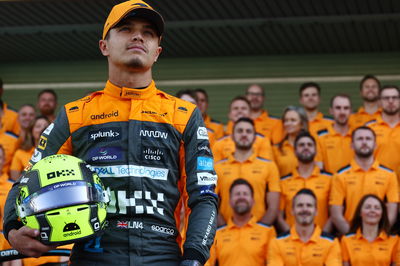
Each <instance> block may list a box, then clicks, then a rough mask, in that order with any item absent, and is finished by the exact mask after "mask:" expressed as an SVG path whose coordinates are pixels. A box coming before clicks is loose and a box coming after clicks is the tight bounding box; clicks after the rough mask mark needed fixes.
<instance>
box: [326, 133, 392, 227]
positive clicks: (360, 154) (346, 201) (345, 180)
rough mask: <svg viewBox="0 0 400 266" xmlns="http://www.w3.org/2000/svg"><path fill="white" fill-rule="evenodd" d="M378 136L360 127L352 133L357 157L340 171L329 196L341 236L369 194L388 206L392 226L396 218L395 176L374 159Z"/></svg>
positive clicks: (334, 222) (331, 211)
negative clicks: (363, 199) (358, 205)
mask: <svg viewBox="0 0 400 266" xmlns="http://www.w3.org/2000/svg"><path fill="white" fill-rule="evenodd" d="M375 139H376V136H375V133H374V131H373V130H372V129H371V128H369V127H365V126H362V127H358V128H356V129H355V130H354V131H353V133H352V143H351V145H352V148H353V150H354V153H355V156H354V159H353V160H352V161H351V163H350V164H349V165H347V166H345V167H343V168H342V169H340V170H339V171H338V172H337V174H336V175H335V176H334V178H333V180H332V189H331V193H330V196H329V205H330V213H331V219H332V222H333V224H334V225H335V227H336V229H337V230H338V232H339V233H340V234H346V233H348V232H349V229H350V224H349V223H350V221H351V220H352V219H353V215H354V212H355V209H356V207H357V204H358V202H359V201H360V199H361V198H362V197H363V196H364V195H366V194H375V195H376V196H378V197H379V198H380V199H381V200H384V201H385V202H386V208H387V213H388V218H389V223H390V225H391V226H392V225H393V224H394V222H395V220H396V216H397V205H398V201H399V189H398V184H397V177H396V174H395V173H394V172H393V171H392V170H391V169H389V168H387V167H385V166H383V165H381V164H380V163H379V162H378V160H376V159H375V158H374V150H375V147H376V143H375Z"/></svg>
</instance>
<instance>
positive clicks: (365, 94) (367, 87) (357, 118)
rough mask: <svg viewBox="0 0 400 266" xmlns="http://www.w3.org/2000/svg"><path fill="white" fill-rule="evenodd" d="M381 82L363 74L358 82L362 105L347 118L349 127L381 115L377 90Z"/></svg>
mask: <svg viewBox="0 0 400 266" xmlns="http://www.w3.org/2000/svg"><path fill="white" fill-rule="evenodd" d="M380 88H381V83H380V81H379V79H378V78H377V77H375V76H373V75H365V76H364V77H363V79H362V80H361V82H360V94H361V97H362V99H363V105H362V106H361V107H360V108H358V111H357V113H354V114H352V115H351V116H350V118H349V124H350V128H351V129H355V128H357V127H359V126H363V125H365V123H367V122H369V121H371V120H374V119H376V118H377V117H378V116H380V115H381V108H380V106H379V105H380V103H379V90H380Z"/></svg>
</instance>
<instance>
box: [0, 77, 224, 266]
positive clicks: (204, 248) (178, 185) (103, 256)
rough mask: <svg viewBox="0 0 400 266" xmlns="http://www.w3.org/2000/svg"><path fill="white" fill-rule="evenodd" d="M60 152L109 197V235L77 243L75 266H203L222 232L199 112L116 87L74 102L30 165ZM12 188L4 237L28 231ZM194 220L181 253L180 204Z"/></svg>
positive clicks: (148, 91)
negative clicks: (193, 264)
mask: <svg viewBox="0 0 400 266" xmlns="http://www.w3.org/2000/svg"><path fill="white" fill-rule="evenodd" d="M56 153H62V154H72V155H74V156H76V157H79V158H82V159H83V160H85V161H86V162H87V163H88V164H90V165H91V166H92V169H93V170H94V171H95V172H97V174H98V175H99V176H100V177H101V179H102V181H103V183H104V185H105V186H106V187H108V188H109V189H110V191H111V197H110V198H111V201H110V204H109V207H108V209H107V213H108V214H107V220H108V225H107V227H106V229H105V230H104V234H103V235H102V236H100V237H98V238H95V239H92V240H90V241H88V242H83V243H82V242H79V243H77V244H75V246H74V249H73V251H72V256H71V262H72V264H73V265H92V264H93V263H96V265H115V264H116V263H118V264H121V265H178V264H179V261H180V260H181V259H182V256H183V259H196V260H199V261H200V262H202V263H204V262H205V261H206V260H207V258H208V256H209V248H210V246H211V244H212V242H213V239H214V235H215V230H216V219H215V218H216V217H217V197H216V195H215V193H214V188H215V184H216V181H217V176H216V174H215V171H214V165H213V158H212V153H211V151H210V146H209V142H208V134H207V129H206V128H205V126H204V123H203V120H202V118H201V114H200V112H199V110H198V109H197V108H196V107H195V105H193V104H191V103H189V102H186V101H183V100H181V99H178V98H175V97H172V96H170V95H168V94H166V93H164V92H162V91H160V90H158V89H157V88H156V86H155V83H154V81H152V82H151V84H150V85H149V86H148V87H146V88H143V89H131V88H125V87H122V88H121V87H117V86H115V85H113V84H112V83H111V82H109V81H108V82H107V84H106V87H105V89H104V90H102V91H99V92H95V93H93V94H92V95H90V96H88V97H85V98H83V99H81V100H78V101H75V102H71V103H68V104H66V105H65V106H64V108H63V109H62V110H61V112H60V114H59V115H58V117H57V119H56V121H55V122H54V124H51V125H50V126H49V127H48V128H47V129H46V130H45V131H44V132H43V134H42V136H41V138H40V141H39V144H38V147H37V148H36V150H35V152H34V154H33V156H32V158H31V164H34V163H36V162H38V161H39V160H40V159H41V158H44V157H46V156H49V155H52V154H56ZM17 192H18V186H14V187H13V189H12V192H11V193H10V194H9V196H8V200H7V204H6V214H5V216H6V218H5V223H4V225H5V234H6V236H7V235H8V232H9V231H10V230H11V229H13V228H19V227H20V226H22V224H21V223H19V222H18V221H17V217H16V215H15V209H14V202H15V197H16V195H17ZM181 199H182V201H181V202H183V203H184V204H185V209H186V211H187V213H190V215H187V216H186V218H187V219H188V221H187V222H186V223H185V224H186V225H187V228H186V240H185V243H184V246H183V254H182V252H181V249H180V244H181V241H182V238H181V236H180V234H179V232H178V229H177V228H179V222H180V221H179V211H180V204H179V202H180V200H181Z"/></svg>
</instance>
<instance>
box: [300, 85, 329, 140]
mask: <svg viewBox="0 0 400 266" xmlns="http://www.w3.org/2000/svg"><path fill="white" fill-rule="evenodd" d="M299 94H300V104H301V105H302V106H303V107H304V109H305V110H306V113H307V118H308V130H309V131H310V133H311V134H313V136H316V135H317V132H318V131H320V130H322V129H326V128H327V127H329V126H330V125H331V124H332V122H333V121H332V119H330V118H327V117H325V116H324V115H323V114H322V113H321V112H319V111H318V106H319V104H320V102H321V87H320V86H319V85H318V84H317V83H315V82H307V83H303V84H302V85H301V86H300V89H299Z"/></svg>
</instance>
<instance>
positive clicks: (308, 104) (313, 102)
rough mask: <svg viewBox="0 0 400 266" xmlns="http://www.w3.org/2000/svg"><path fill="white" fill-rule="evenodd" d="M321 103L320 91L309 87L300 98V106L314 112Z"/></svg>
mask: <svg viewBox="0 0 400 266" xmlns="http://www.w3.org/2000/svg"><path fill="white" fill-rule="evenodd" d="M319 103H320V98H319V94H318V89H317V88H315V87H308V88H306V89H305V90H303V91H302V93H301V97H300V104H301V105H302V106H303V107H304V109H306V110H309V111H313V110H316V109H317V108H318V105H319Z"/></svg>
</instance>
